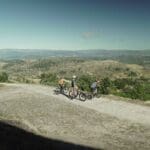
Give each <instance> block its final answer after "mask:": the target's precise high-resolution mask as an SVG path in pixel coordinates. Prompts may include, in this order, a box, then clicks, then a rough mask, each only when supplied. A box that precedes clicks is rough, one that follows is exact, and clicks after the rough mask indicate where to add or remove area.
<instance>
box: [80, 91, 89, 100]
mask: <svg viewBox="0 0 150 150" xmlns="http://www.w3.org/2000/svg"><path fill="white" fill-rule="evenodd" d="M86 98H87V97H86V94H85V93H82V92H81V93H80V94H79V99H80V100H81V101H86Z"/></svg>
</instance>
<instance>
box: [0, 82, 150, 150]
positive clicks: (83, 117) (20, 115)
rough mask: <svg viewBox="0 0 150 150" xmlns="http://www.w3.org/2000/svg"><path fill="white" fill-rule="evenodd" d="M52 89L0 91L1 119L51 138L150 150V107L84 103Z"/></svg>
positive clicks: (21, 86) (110, 101)
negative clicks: (57, 93)
mask: <svg viewBox="0 0 150 150" xmlns="http://www.w3.org/2000/svg"><path fill="white" fill-rule="evenodd" d="M53 90H54V89H53V88H52V87H46V86H40V85H26V84H7V85H6V86H4V87H1V88H0V120H5V121H7V120H9V122H12V123H13V124H15V125H16V126H19V127H21V128H23V129H26V130H29V131H32V132H34V133H36V134H39V135H43V136H46V137H49V138H53V139H58V140H63V141H66V142H72V143H76V144H81V145H87V146H92V147H95V148H99V149H100V148H102V149H107V150H120V149H121V150H149V149H150V140H149V139H150V107H148V106H143V105H139V104H132V103H128V102H124V101H118V100H117V101H116V100H115V99H108V98H106V97H105V98H104V97H102V98H100V99H94V100H92V101H90V100H88V101H86V102H81V101H79V100H73V101H72V100H70V99H68V98H67V97H65V96H63V95H55V94H54V92H53Z"/></svg>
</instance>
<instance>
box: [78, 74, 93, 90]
mask: <svg viewBox="0 0 150 150" xmlns="http://www.w3.org/2000/svg"><path fill="white" fill-rule="evenodd" d="M94 81H95V77H93V76H90V75H81V76H80V77H79V78H78V80H77V84H78V86H79V88H80V89H81V90H84V91H91V88H90V86H91V84H92V82H94Z"/></svg>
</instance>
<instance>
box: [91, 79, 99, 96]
mask: <svg viewBox="0 0 150 150" xmlns="http://www.w3.org/2000/svg"><path fill="white" fill-rule="evenodd" d="M99 83H100V81H99V80H96V81H95V82H93V83H92V84H91V91H92V94H93V96H95V95H96V94H97V87H98V84H99Z"/></svg>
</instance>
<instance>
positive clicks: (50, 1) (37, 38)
mask: <svg viewBox="0 0 150 150" xmlns="http://www.w3.org/2000/svg"><path fill="white" fill-rule="evenodd" d="M0 48H30V49H33V48H35V49H36V48H38V49H68V50H72V49H73V50H74V49H150V0H0Z"/></svg>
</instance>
